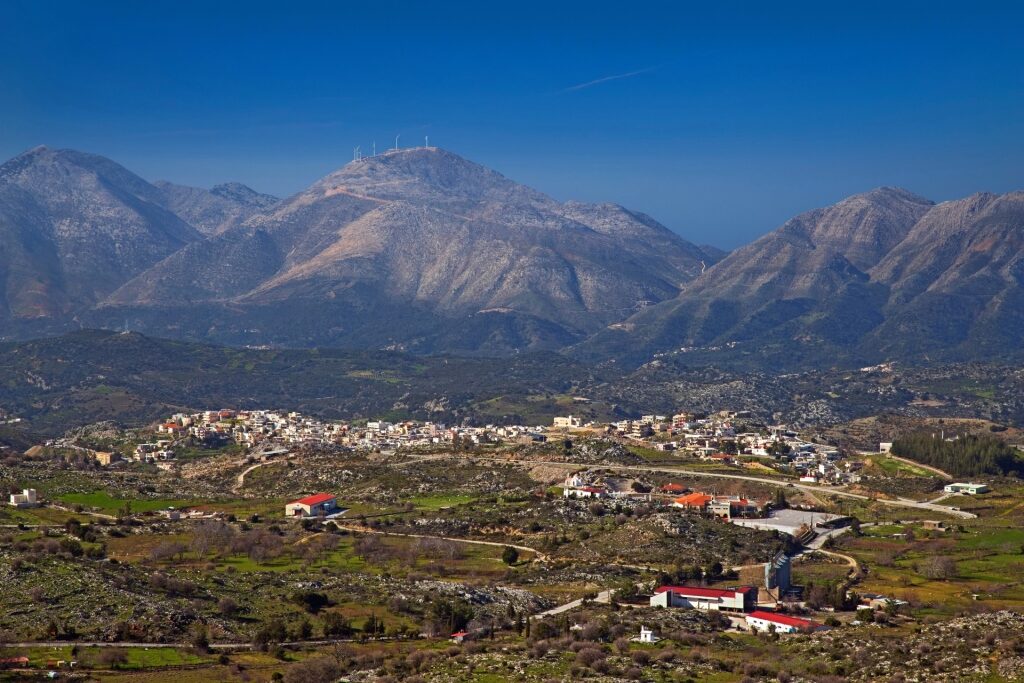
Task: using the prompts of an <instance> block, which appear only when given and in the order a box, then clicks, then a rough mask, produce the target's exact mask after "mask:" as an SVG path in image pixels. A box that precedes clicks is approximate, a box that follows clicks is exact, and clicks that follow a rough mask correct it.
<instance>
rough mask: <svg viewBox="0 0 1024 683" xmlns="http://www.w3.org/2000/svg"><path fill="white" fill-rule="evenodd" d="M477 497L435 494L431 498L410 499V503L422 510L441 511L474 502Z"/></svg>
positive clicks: (461, 494)
mask: <svg viewBox="0 0 1024 683" xmlns="http://www.w3.org/2000/svg"><path fill="white" fill-rule="evenodd" d="M475 498H476V496H471V495H468V494H463V493H450V494H435V495H431V496H416V497H414V498H410V499H409V502H410V503H412V504H413V505H415V506H416V507H417V508H419V509H421V510H440V509H442V508H450V507H455V506H456V505H464V504H466V503H470V502H472V501H473V500H474V499H475Z"/></svg>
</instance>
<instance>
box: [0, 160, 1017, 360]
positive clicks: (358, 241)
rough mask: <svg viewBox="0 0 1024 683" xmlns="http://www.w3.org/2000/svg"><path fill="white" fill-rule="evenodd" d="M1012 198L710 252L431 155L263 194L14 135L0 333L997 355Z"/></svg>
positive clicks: (884, 213) (850, 215) (876, 210)
mask: <svg viewBox="0 0 1024 683" xmlns="http://www.w3.org/2000/svg"><path fill="white" fill-rule="evenodd" d="M1022 284H1024V193H1021V192H1017V193H1010V194H1006V195H1002V196H997V195H992V194H978V195H974V196H971V197H968V198H966V199H962V200H958V201H950V202H944V203H941V204H938V205H936V204H933V203H932V202H931V201H929V200H927V199H924V198H922V197H919V196H916V195H914V194H912V193H910V192H907V191H906V190H901V189H896V188H880V189H876V190H872V191H870V192H867V193H864V194H859V195H855V196H852V197H849V198H847V199H844V200H843V201H841V202H839V203H837V204H835V205H833V206H829V207H825V208H820V209H815V210H812V211H808V212H806V213H803V214H800V215H799V216H796V217H795V218H793V219H791V220H789V221H787V222H786V223H785V224H783V225H782V226H781V227H779V228H778V229H776V230H774V231H772V232H770V233H768V234H766V235H765V236H764V237H762V238H760V239H758V240H756V241H754V242H752V243H751V244H749V245H747V246H744V247H742V248H740V249H737V250H736V251H733V252H731V253H728V254H726V253H724V252H721V251H719V250H717V249H714V248H713V247H701V246H697V245H695V244H691V243H690V242H687V241H686V240H684V239H682V238H680V237H679V236H678V235H677V234H675V233H673V232H672V231H670V230H668V229H667V228H665V227H664V226H662V225H660V224H659V223H658V222H657V221H655V220H654V219H652V218H651V217H649V216H646V215H644V214H642V213H638V212H635V211H630V210H628V209H626V208H623V207H621V206H618V205H615V204H583V203H579V202H564V203H563V202H559V201H556V200H554V199H552V198H551V197H548V196H546V195H544V194H543V193H541V192H538V191H537V190H534V189H531V188H529V187H526V186H524V185H521V184H519V183H516V182H514V181H512V180H510V179H508V178H506V177H504V176H502V175H501V174H500V173H498V172H496V171H493V170H491V169H488V168H485V167H483V166H480V165H478V164H475V163H473V162H471V161H468V160H466V159H464V158H462V157H459V156H458V155H455V154H452V153H451V152H447V151H445V150H441V149H438V148H433V147H421V148H413V149H405V150H400V151H391V152H387V153H385V154H381V155H378V156H374V157H370V158H366V159H361V160H359V161H354V162H352V163H349V164H347V165H345V166H343V167H342V168H340V169H338V170H337V171H335V172H333V173H331V174H329V175H327V176H325V177H324V178H322V179H321V180H319V181H317V182H316V183H314V184H313V185H311V186H310V187H309V188H307V189H306V190H304V191H302V192H299V193H298V194H296V195H294V196H292V197H289V198H287V199H284V200H280V201H279V200H277V199H276V198H274V197H271V196H269V195H264V194H260V193H258V192H255V191H254V190H252V189H250V188H248V187H246V186H244V185H240V184H238V183H228V184H224V185H218V186H216V187H214V188H212V189H210V190H204V189H199V188H191V187H184V186H180V185H174V184H172V183H167V182H157V183H156V184H153V185H151V184H149V183H147V182H146V181H144V180H142V179H141V178H139V177H137V176H135V175H133V174H132V173H130V172H129V171H127V170H125V169H124V168H122V167H120V166H118V165H117V164H115V163H114V162H112V161H110V160H108V159H104V158H102V157H98V156H94V155H89V154H83V153H80V152H73V151H68V150H60V151H55V150H49V149H47V148H37V149H34V150H31V151H29V152H26V153H25V154H22V155H20V156H18V157H16V158H15V159H12V160H11V161H9V162H7V163H6V164H4V165H3V166H2V167H0V338H25V337H32V336H39V335H41V334H47V333H53V332H61V331H66V330H67V329H73V328H77V327H80V326H90V327H105V328H113V329H121V328H123V327H124V326H125V325H127V326H128V327H130V328H131V329H135V330H141V331H144V332H147V333H149V334H152V335H155V336H165V337H174V338H186V339H193V340H205V341H212V342H218V343H227V344H235V345H242V344H252V345H279V346H290V347H310V346H319V347H335V348H341V349H393V350H404V351H410V352H414V353H417V354H432V353H461V354H477V355H481V354H484V355H502V354H509V353H516V352H519V351H524V350H563V351H565V350H569V352H571V353H573V354H575V355H576V356H577V357H579V358H581V359H584V360H588V361H604V360H608V359H616V360H617V361H626V362H627V363H628V364H630V365H633V366H635V365H640V364H643V363H646V362H648V361H650V360H651V359H652V358H653V357H664V355H665V354H680V353H683V354H688V355H687V356H686V358H687V359H688V361H689V362H691V363H709V362H710V363H716V364H722V363H727V364H735V363H738V364H739V365H742V366H745V367H746V369H759V368H762V369H763V368H772V369H779V368H793V369H799V368H805V367H808V366H817V365H821V364H823V363H824V364H827V365H830V366H831V365H839V366H844V367H849V366H851V365H862V364H864V365H867V364H874V363H878V362H881V361H884V360H911V361H927V360H936V359H941V360H944V361H960V360H971V359H980V358H985V359H987V358H990V357H993V356H995V357H1001V358H1004V359H1008V358H1009V357H1010V356H1011V355H1013V354H1014V353H1017V352H1019V351H1020V349H1021V348H1024V291H1022Z"/></svg>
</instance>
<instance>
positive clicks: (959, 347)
mask: <svg viewBox="0 0 1024 683" xmlns="http://www.w3.org/2000/svg"><path fill="white" fill-rule="evenodd" d="M1022 269H1024V194H1022V193H1011V194H1007V195H1003V196H995V195H988V194H983V195H975V196H973V197H969V198H967V199H963V200H959V201H955V202H945V203H942V204H939V205H933V204H932V203H931V202H929V201H928V200H925V199H922V198H921V197H917V196H916V195H913V194H911V193H909V192H906V191H905V190H898V189H891V188H881V189H878V190H873V191H871V192H868V193H866V194H862V195H856V196H853V197H850V198H848V199H845V200H843V201H841V202H839V203H838V204H835V205H834V206H831V207H827V208H824V209H817V210H814V211H810V212H807V213H805V214H801V215H800V216H797V217H796V218H794V219H792V220H790V221H788V222H787V223H785V224H784V225H783V226H782V227H780V228H779V229H777V230H775V231H774V232H771V233H769V234H768V235H765V236H764V237H762V238H761V239H759V240H757V241H755V242H753V243H751V244H749V245H747V246H745V247H742V248H740V249H738V250H736V251H734V252H732V253H731V254H729V255H728V256H727V257H725V258H724V259H722V260H721V261H720V262H719V263H717V264H716V265H714V266H713V267H711V268H709V269H707V271H705V272H704V273H703V274H702V275H701V276H700V277H698V278H696V279H694V280H693V281H692V282H691V283H689V284H687V285H686V286H685V287H684V288H683V290H682V292H681V293H680V295H679V296H678V297H676V298H675V299H674V300H672V301H667V302H664V303H662V304H660V305H659V306H656V307H653V308H651V309H647V310H645V311H642V312H640V313H638V314H636V315H635V316H633V317H632V318H630V319H629V320H627V321H626V322H624V323H622V324H619V325H613V326H611V327H610V328H609V329H608V330H605V331H603V332H601V333H599V334H598V335H596V336H595V337H594V338H592V339H591V340H589V341H588V342H587V343H585V344H583V345H581V347H580V349H579V352H580V353H581V354H582V355H583V356H588V357H591V358H601V357H606V356H607V355H619V356H623V357H631V358H633V359H635V360H636V361H639V362H642V361H644V360H646V359H648V358H650V356H651V354H654V353H658V352H676V353H678V352H680V351H684V352H686V353H694V352H707V351H715V352H719V353H720V356H721V357H723V358H724V357H733V358H735V357H738V356H741V355H745V356H746V357H747V358H748V360H751V362H754V356H755V355H760V356H761V359H762V360H764V354H765V353H766V352H767V353H770V354H773V355H774V357H775V358H777V359H779V362H782V363H786V362H791V361H794V360H795V361H798V362H808V361H811V360H813V361H814V362H835V361H836V360H842V359H845V360H846V361H847V362H851V363H852V362H862V361H865V360H880V359H885V358H916V359H923V358H924V357H925V356H924V354H926V353H931V354H933V357H937V356H942V357H945V358H947V359H954V360H956V359H970V358H975V359H976V358H980V357H984V355H985V354H989V353H992V354H997V355H998V354H1006V353H1012V352H1014V351H1016V350H1017V349H1019V348H1020V347H1021V344H1022V342H1024V295H1022V290H1021V286H1022V284H1024V270H1022Z"/></svg>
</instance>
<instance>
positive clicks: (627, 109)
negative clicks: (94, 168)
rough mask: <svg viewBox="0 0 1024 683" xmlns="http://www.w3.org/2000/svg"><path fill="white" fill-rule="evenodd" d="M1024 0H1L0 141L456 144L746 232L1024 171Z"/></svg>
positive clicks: (255, 164) (327, 167) (707, 229)
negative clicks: (890, 189)
mask: <svg viewBox="0 0 1024 683" xmlns="http://www.w3.org/2000/svg"><path fill="white" fill-rule="evenodd" d="M1021 26H1024V3H1020V2H1014V3H1011V2H1004V3H984V2H980V3H979V2H971V3H967V2H964V3H948V2H941V1H935V0H933V1H932V2H927V3H925V2H919V3H918V2H906V3H896V2H889V3H871V2H816V3H728V2H724V3H699V4H692V5H691V4H687V3H684V2H675V3H645V2H639V1H637V2H629V3H607V4H603V3H599V2H590V3H569V2H564V3H563V2H554V1H550V0H549V1H548V2H545V3H531V2H506V3H502V2H493V3H479V2H475V3H444V2H438V3H388V2H363V3H349V2H302V1H301V0H293V1H292V2H287V3H286V2H279V3H263V2H258V1H253V2H248V3H244V4H242V3H237V4H236V3H227V2H223V3H215V2H207V3H198V2H187V1H177V2H164V1H159V0H157V1H147V2H115V1H107V2H100V1H94V2H85V1H80V2H60V1H58V0H48V1H43V2H40V1H38V0H35V1H24V0H5V2H3V3H0V156H2V157H4V158H7V157H10V156H13V155H14V154H17V153H18V152H20V151H22V150H24V149H27V148H29V147H32V146H35V145H37V144H48V145H51V146H59V147H72V148H76V149H82V150H86V151H92V152H96V153H100V154H104V155H106V156H109V157H111V158H113V159H115V160H116V161H118V162H120V163H122V164H124V165H125V166H127V167H128V168H130V169H132V170H134V171H135V172H137V173H139V174H140V175H142V176H143V177H145V178H148V179H151V180H155V179H158V178H166V179H169V180H172V181H175V182H181V183H186V184H194V185H200V186H209V185H212V184H215V183H217V182H222V181H226V180H239V181H242V182H245V183H247V184H249V185H251V186H253V187H254V188H256V189H258V190H262V191H267V192H272V193H275V194H279V195H287V194H289V193H292V192H295V191H297V190H299V189H301V188H303V187H305V186H306V185H308V184H309V183H310V182H312V181H313V180H315V179H317V178H318V177H320V176H322V175H324V174H325V173H327V172H329V171H331V170H333V169H334V168H337V167H338V166H341V165H343V164H344V163H345V162H346V161H348V160H349V159H350V158H351V153H352V148H353V147H354V146H355V145H357V144H358V145H362V148H363V150H364V152H365V151H367V150H368V149H369V148H370V145H371V143H372V142H373V141H374V140H376V142H377V145H378V148H383V147H386V146H390V145H391V144H393V142H394V137H395V135H396V134H400V135H401V136H402V137H401V142H402V144H403V145H413V144H422V140H423V137H424V135H429V136H430V141H431V144H436V145H439V146H442V147H445V148H448V149H451V150H453V151H455V152H458V153H460V154H462V155H464V156H466V157H469V158H470V159H473V160H475V161H478V162H480V163H483V164H485V165H487V166H491V167H493V168H495V169H497V170H499V171H501V172H503V173H504V174H505V175H507V176H509V177H512V178H514V179H516V180H519V181H521V182H525V183H527V184H529V185H532V186H534V187H536V188H538V189H540V190H543V191H545V192H547V193H549V194H551V195H553V196H554V197H556V198H558V199H580V200H585V201H615V202H619V203H622V204H624V205H626V206H628V207H630V208H633V209H637V210H641V211H645V212H647V213H649V214H651V215H652V216H654V217H655V218H657V219H658V220H660V221H661V222H663V223H665V224H666V225H668V226H669V227H671V228H672V229H674V230H676V231H677V232H679V233H680V234H682V235H683V236H685V237H687V238H688V239H691V240H693V241H696V242H706V243H712V244H716V245H719V246H723V247H735V246H737V245H739V244H741V243H743V242H745V241H748V240H749V239H751V238H753V237H755V236H757V235H760V234H762V233H764V232H767V231H768V230H770V229H772V228H774V227H776V226H777V225H778V224H780V223H781V222H782V221H784V220H785V219H786V218H788V217H789V216H791V215H793V214H795V213H798V212H800V211H803V210H806V209H808V208H812V207H815V206H821V205H824V204H828V203H831V202H834V201H836V200H838V199H840V198H842V197H844V196H847V195H849V194H853V193H856V192H860V191H864V190H867V189H870V188H872V187H876V186H880V185H900V186H903V187H907V188H908V189H911V190H913V191H915V192H918V193H920V194H923V195H926V196H928V197H931V198H933V199H936V200H942V199H950V198H955V197H959V196H964V195H967V194H970V193H972V192H976V191H980V190H991V191H996V192H1002V191H1008V190H1011V189H1024V177H1022V175H1024V174H1022V169H1024V166H1022V164H1021V159H1022V158H1024V48H1022V47H1021V45H1022V42H1024V41H1022V40H1021V35H1020V27H1021Z"/></svg>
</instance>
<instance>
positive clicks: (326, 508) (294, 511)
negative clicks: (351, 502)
mask: <svg viewBox="0 0 1024 683" xmlns="http://www.w3.org/2000/svg"><path fill="white" fill-rule="evenodd" d="M337 509H338V498H337V497H336V496H335V495H334V494H333V493H316V494H313V495H312V496H306V497H305V498H299V499H298V500H293V501H292V502H290V503H288V504H287V505H285V506H284V514H285V515H286V516H287V517H323V516H326V515H330V514H332V513H334V512H335V511H337Z"/></svg>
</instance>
